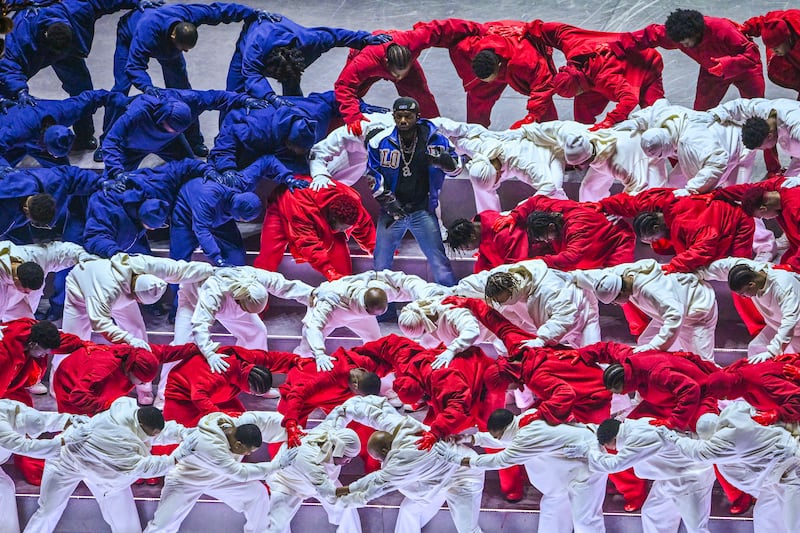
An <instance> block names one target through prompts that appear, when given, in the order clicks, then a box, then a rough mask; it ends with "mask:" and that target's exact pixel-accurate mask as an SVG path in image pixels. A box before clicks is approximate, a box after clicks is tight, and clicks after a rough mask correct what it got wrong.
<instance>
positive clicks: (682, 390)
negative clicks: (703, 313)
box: [577, 342, 719, 431]
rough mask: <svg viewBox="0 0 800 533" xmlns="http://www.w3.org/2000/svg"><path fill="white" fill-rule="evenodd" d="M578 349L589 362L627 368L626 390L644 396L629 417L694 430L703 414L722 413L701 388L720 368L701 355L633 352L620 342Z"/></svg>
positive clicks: (679, 428)
mask: <svg viewBox="0 0 800 533" xmlns="http://www.w3.org/2000/svg"><path fill="white" fill-rule="evenodd" d="M577 352H578V354H580V356H581V360H582V361H583V362H584V363H586V364H595V363H599V364H612V363H620V364H621V365H622V366H623V367H624V369H625V388H624V390H623V393H630V392H634V391H638V392H639V394H640V395H641V397H642V401H641V403H639V405H637V406H636V408H635V409H634V410H633V411H632V412H631V413H630V414H629V415H628V417H629V418H643V417H654V418H661V419H664V420H666V421H667V423H668V425H669V427H671V428H674V429H678V430H681V431H686V430H692V431H694V429H695V426H696V425H697V419H698V418H700V416H702V415H704V414H706V413H718V412H719V409H718V408H717V399H716V398H713V397H710V396H708V395H705V396H704V395H703V394H702V387H703V386H704V385H705V383H706V381H707V380H708V377H709V376H710V375H711V374H713V373H714V372H716V371H717V370H718V367H717V366H716V365H714V363H711V362H709V361H704V360H703V359H701V358H700V356H697V355H694V354H691V353H682V354H680V355H678V354H675V353H671V352H664V351H661V350H649V351H646V352H641V353H638V354H634V353H633V349H632V348H631V347H630V346H628V345H626V344H620V343H617V342H598V343H595V344H592V345H590V346H584V347H583V348H578V349H577ZM598 368H599V367H598Z"/></svg>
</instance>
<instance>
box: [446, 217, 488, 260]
mask: <svg viewBox="0 0 800 533" xmlns="http://www.w3.org/2000/svg"><path fill="white" fill-rule="evenodd" d="M479 238H480V233H479V232H478V228H477V227H475V223H474V222H473V221H471V220H469V219H466V218H458V219H456V220H455V221H453V223H452V224H450V225H449V226H448V227H447V240H446V241H445V243H446V244H447V246H449V247H450V249H451V250H453V251H454V252H457V251H464V250H469V249H470V243H472V242H474V241H475V240H476V239H479Z"/></svg>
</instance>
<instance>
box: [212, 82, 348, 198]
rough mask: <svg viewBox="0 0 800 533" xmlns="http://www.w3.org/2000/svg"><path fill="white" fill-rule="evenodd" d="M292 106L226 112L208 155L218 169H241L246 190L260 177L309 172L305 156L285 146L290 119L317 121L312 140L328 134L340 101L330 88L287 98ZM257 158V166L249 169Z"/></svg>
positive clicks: (336, 118)
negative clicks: (321, 91) (303, 96)
mask: <svg viewBox="0 0 800 533" xmlns="http://www.w3.org/2000/svg"><path fill="white" fill-rule="evenodd" d="M287 99H288V100H290V101H291V102H293V103H294V104H295V105H293V106H281V107H279V108H277V109H276V108H274V107H268V108H267V109H261V110H254V111H250V113H249V114H247V113H244V112H243V111H235V112H233V113H229V114H228V115H227V116H226V117H225V121H224V122H223V124H222V127H221V128H220V132H219V135H218V136H217V138H216V140H215V141H214V148H213V149H212V150H211V153H210V154H209V156H208V160H209V162H210V163H212V164H213V165H214V167H215V168H216V169H217V170H218V171H219V172H225V171H227V170H243V173H244V175H245V178H246V180H247V183H248V187H247V190H251V191H252V190H254V189H255V185H256V183H257V181H258V180H259V179H260V178H271V179H272V178H276V177H282V176H284V175H287V174H308V172H309V169H308V162H307V161H306V157H305V156H298V155H296V154H294V153H293V152H291V151H290V150H289V149H287V148H286V138H287V135H288V133H289V128H290V127H291V124H292V122H293V120H295V119H296V118H297V117H304V118H307V119H309V120H313V121H315V122H316V123H317V126H316V132H315V142H318V141H321V140H322V139H324V138H325V136H326V135H327V134H328V131H329V128H330V125H331V122H332V121H334V120H338V119H339V117H340V115H339V104H338V103H337V102H336V99H335V98H334V96H333V91H328V92H324V93H311V94H309V95H308V97H306V98H302V97H291V96H290V97H288V98H287ZM256 161H258V165H256V166H254V167H253V168H248V167H250V166H251V165H253V163H255V162H256Z"/></svg>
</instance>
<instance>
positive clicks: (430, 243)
mask: <svg viewBox="0 0 800 533" xmlns="http://www.w3.org/2000/svg"><path fill="white" fill-rule="evenodd" d="M391 221H392V217H390V216H389V215H387V214H386V213H381V216H380V217H378V224H377V226H378V227H377V228H376V229H377V234H376V237H375V253H374V254H373V257H374V258H375V263H374V264H375V270H384V269H386V268H392V262H393V261H394V252H395V251H396V250H397V247H398V246H399V245H400V241H401V240H402V239H403V235H405V234H406V231H410V232H411V234H412V235H413V236H414V238H415V239H417V243H418V244H419V247H420V248H421V249H422V253H423V254H425V257H427V258H428V264H429V266H430V268H431V270H432V272H433V280H434V281H435V282H436V283H438V284H439V285H444V286H445V287H452V286H453V285H455V284H456V275H455V274H454V273H453V267H451V266H450V259H448V258H447V255H446V254H445V253H444V244H443V243H442V234H441V233H440V231H439V221H438V219H437V218H436V215H434V214H432V213H429V212H427V211H425V210H424V209H423V210H420V211H414V212H413V213H411V214H410V215H408V216H406V217H404V218H401V219H400V220H397V221H394V223H393V224H391V225H390V226H389V227H388V228H387V227H386V224H387V223H388V222H391Z"/></svg>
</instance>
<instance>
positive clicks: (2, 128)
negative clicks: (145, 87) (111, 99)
mask: <svg viewBox="0 0 800 533" xmlns="http://www.w3.org/2000/svg"><path fill="white" fill-rule="evenodd" d="M108 95H109V92H108V91H105V90H103V89H99V90H96V91H86V92H84V93H81V94H80V95H78V96H73V97H72V98H67V99H66V100H39V102H38V105H37V106H36V107H29V106H14V107H12V108H11V109H9V110H8V112H7V113H6V114H5V115H3V116H2V122H0V167H8V166H15V165H17V163H19V162H20V161H21V160H22V158H23V157H25V156H26V155H30V156H31V157H33V158H34V159H36V160H37V161H38V162H39V164H40V165H42V166H48V167H51V166H55V165H69V160H68V159H67V158H66V157H63V158H54V157H53V156H51V155H50V154H49V153H47V150H46V149H45V148H44V145H43V144H42V134H43V128H42V121H43V120H44V118H45V117H48V116H49V117H52V118H53V120H55V123H56V124H61V125H62V126H72V125H73V124H75V123H76V122H77V121H78V120H80V118H81V117H83V116H85V115H87V114H88V115H89V117H91V116H92V114H93V113H94V112H95V111H96V110H97V108H98V107H100V106H102V105H105V104H106V101H107V99H108Z"/></svg>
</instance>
